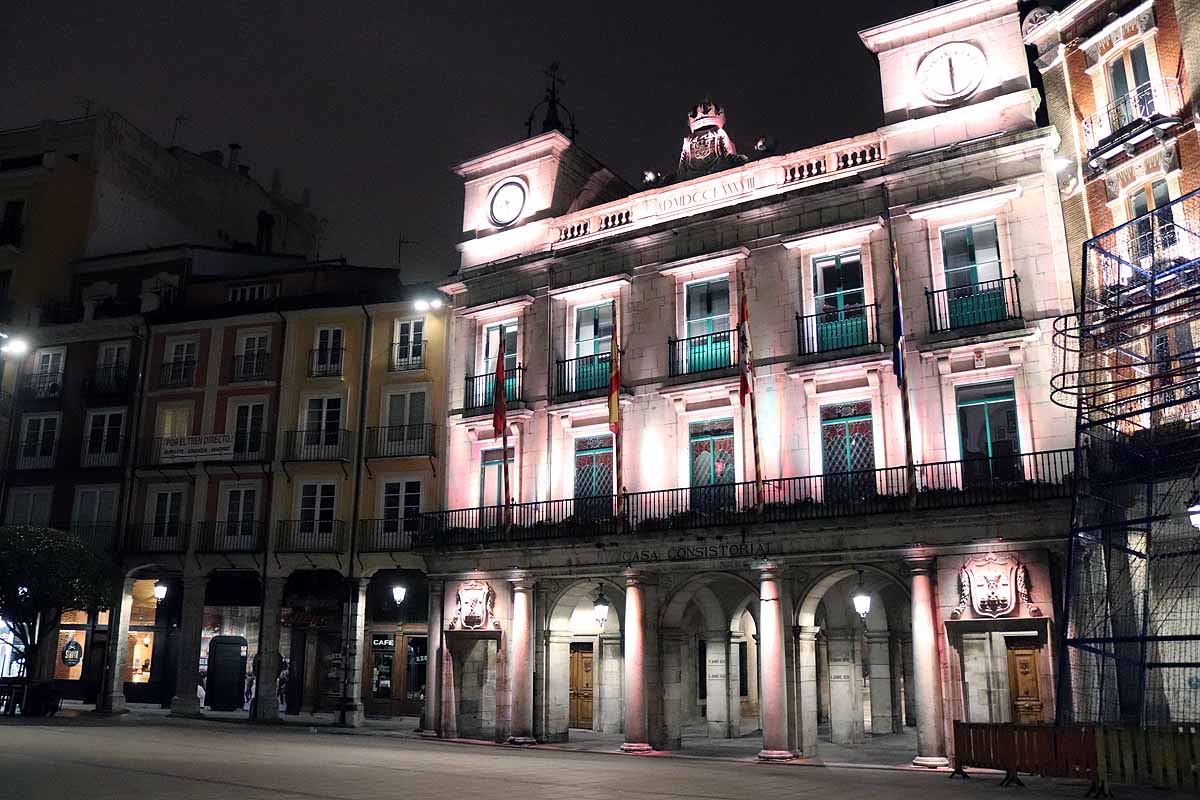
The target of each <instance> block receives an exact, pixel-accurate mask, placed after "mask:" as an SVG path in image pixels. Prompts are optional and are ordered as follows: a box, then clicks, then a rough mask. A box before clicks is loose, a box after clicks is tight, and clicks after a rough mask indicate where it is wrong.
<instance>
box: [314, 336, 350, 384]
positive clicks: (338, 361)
mask: <svg viewBox="0 0 1200 800" xmlns="http://www.w3.org/2000/svg"><path fill="white" fill-rule="evenodd" d="M343 336H344V335H343V333H342V329H341V328H320V329H319V330H318V331H317V348H316V352H315V353H313V362H312V365H313V369H312V372H313V374H314V375H340V374H342V350H343V341H344V339H343Z"/></svg>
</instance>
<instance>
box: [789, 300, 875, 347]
mask: <svg viewBox="0 0 1200 800" xmlns="http://www.w3.org/2000/svg"><path fill="white" fill-rule="evenodd" d="M876 311H877V309H876V305H875V304H874V303H871V304H870V305H862V306H847V307H845V308H839V309H837V310H835V311H821V312H818V313H816V314H806V315H805V316H800V315H799V314H797V315H796V340H797V342H798V350H799V353H800V355H801V356H818V355H825V354H827V353H839V354H840V353H842V352H843V351H846V350H853V349H856V348H861V347H867V346H868V345H878V344H879V318H878V315H877V313H876Z"/></svg>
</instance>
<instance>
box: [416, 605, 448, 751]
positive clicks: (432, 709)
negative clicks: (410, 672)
mask: <svg viewBox="0 0 1200 800" xmlns="http://www.w3.org/2000/svg"><path fill="white" fill-rule="evenodd" d="M444 591H445V586H444V584H443V583H442V582H441V581H430V582H429V643H428V645H427V649H428V654H429V655H428V658H429V660H428V661H427V662H426V664H425V709H424V711H422V713H421V733H422V734H425V735H428V736H437V735H439V734H440V732H441V724H440V723H441V713H440V711H441V694H442V693H441V687H442V647H443V646H444V644H443V641H442V598H443V592H444Z"/></svg>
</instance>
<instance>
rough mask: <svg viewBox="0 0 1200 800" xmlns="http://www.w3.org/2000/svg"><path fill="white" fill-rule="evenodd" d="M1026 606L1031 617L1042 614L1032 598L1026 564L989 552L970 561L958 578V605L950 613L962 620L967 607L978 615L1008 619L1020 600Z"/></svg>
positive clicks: (968, 560)
mask: <svg viewBox="0 0 1200 800" xmlns="http://www.w3.org/2000/svg"><path fill="white" fill-rule="evenodd" d="M1018 600H1020V602H1022V603H1024V604H1025V609H1026V611H1027V612H1028V613H1029V616H1031V617H1039V616H1041V614H1042V611H1041V609H1039V608H1038V607H1037V606H1036V605H1034V604H1033V602H1032V601H1031V600H1030V598H1029V573H1028V570H1027V569H1026V567H1025V565H1024V564H1022V563H1020V562H1019V561H1017V560H1016V559H1015V558H1013V557H1012V556H1009V555H1003V556H998V555H996V554H995V553H989V554H988V555H986V556H983V557H979V558H971V559H967V562H966V563H965V564H963V568H962V572H960V573H959V576H958V606H957V607H956V608H955V609H954V611H952V612H950V617H951V619H959V618H961V617H962V615H963V614H964V613H965V612H966V610H967V605H968V604H970V606H971V608H972V609H973V610H974V611H975V613H976V614H977V615H978V616H981V617H990V618H992V619H995V618H997V617H1005V616H1008V615H1009V614H1012V613H1013V612H1014V611H1016V609H1017V601H1018Z"/></svg>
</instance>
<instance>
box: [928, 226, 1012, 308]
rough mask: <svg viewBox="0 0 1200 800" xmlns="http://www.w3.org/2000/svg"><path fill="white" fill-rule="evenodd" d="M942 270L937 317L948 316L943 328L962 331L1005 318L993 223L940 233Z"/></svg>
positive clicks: (997, 245)
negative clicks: (941, 297) (943, 286)
mask: <svg viewBox="0 0 1200 800" xmlns="http://www.w3.org/2000/svg"><path fill="white" fill-rule="evenodd" d="M942 268H943V270H944V272H945V277H946V290H947V291H946V295H947V296H946V299H945V304H946V305H945V308H942V307H940V306H939V308H938V311H937V313H938V314H939V316H941V315H943V314H948V316H949V319H948V320H946V319H943V320H942V324H946V323H947V322H948V324H949V327H950V328H963V327H967V326H970V325H981V324H984V323H988V322H997V321H999V320H1003V319H1006V318H1007V316H1008V313H1007V312H1008V306H1007V302H1006V295H1005V290H1004V285H1003V284H1002V283H1000V279H1001V278H1002V277H1003V274H1002V272H1001V265H1000V245H999V241H998V240H997V238H996V222H995V220H987V221H985V222H976V223H974V224H972V225H964V226H962V227H958V228H946V229H943V230H942Z"/></svg>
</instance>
